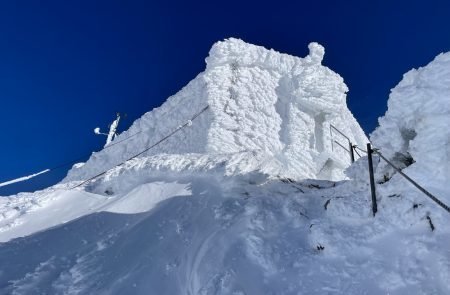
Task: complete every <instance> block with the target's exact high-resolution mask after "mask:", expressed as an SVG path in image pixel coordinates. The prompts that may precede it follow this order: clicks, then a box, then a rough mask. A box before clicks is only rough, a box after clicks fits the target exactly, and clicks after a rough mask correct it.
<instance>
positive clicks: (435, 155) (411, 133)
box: [371, 53, 450, 224]
mask: <svg viewBox="0 0 450 295" xmlns="http://www.w3.org/2000/svg"><path fill="white" fill-rule="evenodd" d="M449 126H450V53H445V54H440V55H438V56H437V57H436V58H435V59H434V60H433V61H432V62H431V63H429V64H428V65H427V66H425V67H423V68H419V69H417V70H415V69H413V70H411V71H409V72H408V73H406V74H405V75H404V76H403V80H402V81H401V82H400V83H399V84H398V85H397V86H396V87H395V88H394V89H393V90H392V92H391V95H390V97H389V101H388V111H387V112H386V114H385V116H384V117H382V118H381V119H380V126H379V127H378V128H377V129H376V130H375V131H374V132H373V134H372V135H371V139H372V141H373V144H374V145H375V146H376V147H378V148H380V149H381V152H382V153H383V154H384V155H385V156H387V157H388V158H389V159H391V160H392V161H393V162H394V163H395V164H397V165H398V166H399V167H400V168H404V169H403V172H404V173H406V174H407V175H409V176H410V177H412V178H413V179H414V180H416V181H417V182H418V183H419V184H421V185H422V186H424V187H425V188H426V189H428V190H429V191H431V192H432V193H433V194H435V195H436V196H437V197H438V198H439V199H441V201H443V202H444V203H446V204H450V194H449V192H448V190H449V187H450V185H449V184H450V128H449ZM377 174H378V177H379V178H380V179H383V178H390V177H392V175H394V176H393V180H392V181H390V185H394V184H395V185H397V186H398V187H399V188H402V187H404V186H411V184H409V183H407V182H406V180H404V179H403V178H402V177H401V176H400V175H397V174H394V171H393V170H392V169H391V168H390V167H389V166H387V165H386V164H385V163H383V162H381V163H380V165H379V168H378V169H377ZM409 197H410V199H411V200H412V201H413V202H415V203H417V204H423V205H424V206H426V208H427V209H428V210H429V211H430V212H433V213H432V214H433V215H434V216H435V219H438V220H440V222H442V223H443V224H445V223H447V224H448V219H447V218H446V217H447V216H446V215H447V213H446V212H445V211H443V210H442V209H441V208H439V207H437V205H435V204H434V203H433V202H432V201H430V200H424V198H426V197H425V196H424V195H423V194H422V193H417V194H413V195H410V196H409ZM442 215H443V216H442Z"/></svg>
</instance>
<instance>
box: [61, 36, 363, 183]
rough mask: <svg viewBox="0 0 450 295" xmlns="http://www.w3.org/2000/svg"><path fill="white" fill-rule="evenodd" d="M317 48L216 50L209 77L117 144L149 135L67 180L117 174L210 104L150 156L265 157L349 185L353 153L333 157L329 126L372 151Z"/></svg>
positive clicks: (236, 43)
mask: <svg viewBox="0 0 450 295" xmlns="http://www.w3.org/2000/svg"><path fill="white" fill-rule="evenodd" d="M309 48H310V54H309V55H308V56H307V57H305V58H298V57H293V56H289V55H286V54H280V53H278V52H276V51H273V50H267V49H265V48H263V47H260V46H255V45H251V44H247V43H245V42H243V41H241V40H237V39H228V40H225V41H223V42H218V43H216V44H215V45H214V46H213V47H212V49H211V51H210V55H209V57H208V58H207V59H206V61H207V67H206V70H205V71H204V72H203V73H201V74H199V75H198V76H197V77H196V78H195V79H194V80H192V81H191V82H190V83H189V84H188V85H187V86H186V87H184V88H183V89H182V90H181V91H180V92H179V93H177V94H176V95H174V96H172V97H170V98H169V99H168V100H167V102H165V103H164V104H163V105H162V106H161V107H159V108H156V109H154V110H152V111H151V112H148V113H146V114H145V115H144V116H142V118H141V119H139V120H137V121H136V122H135V123H134V124H133V126H131V128H130V129H129V130H128V131H126V132H123V133H122V134H121V135H120V136H119V137H118V138H117V139H116V140H118V141H119V140H122V139H123V138H126V137H127V136H130V135H132V134H135V133H142V134H139V136H136V137H135V138H133V139H131V140H130V141H127V142H126V144H120V145H117V146H113V147H111V148H109V149H107V150H105V151H101V152H98V153H95V154H94V155H93V156H92V157H91V158H90V159H89V161H88V162H87V163H86V164H85V165H83V166H81V167H78V168H76V167H74V168H73V169H72V171H70V173H69V175H68V177H67V178H66V181H71V180H81V179H86V178H88V177H90V176H92V175H94V174H96V173H98V172H101V171H103V170H106V169H109V168H111V167H113V166H114V165H115V164H117V163H119V162H120V161H121V160H123V159H126V158H128V157H129V156H131V155H133V154H136V153H137V152H139V151H141V150H143V149H145V148H146V147H148V146H150V145H151V144H152V143H154V142H155V141H157V140H159V139H160V138H162V137H164V136H165V135H166V134H168V133H170V132H171V131H173V130H174V129H175V128H177V126H179V125H181V124H183V123H185V122H186V121H187V120H188V119H189V118H190V117H192V115H193V114H195V113H196V112H198V111H199V110H200V109H202V108H203V107H204V106H205V105H209V110H208V112H206V113H205V114H202V115H201V116H200V117H199V118H197V119H196V120H195V122H193V125H192V126H191V128H187V129H185V130H183V132H181V133H179V134H177V135H175V136H173V137H172V138H170V139H169V140H168V141H166V142H164V144H162V145H160V146H158V147H157V148H155V149H153V150H152V151H149V152H148V153H147V154H146V155H155V154H159V153H166V154H186V153H200V154H201V153H203V154H223V153H237V152H250V151H255V150H262V151H264V152H266V153H267V154H268V155H270V156H272V157H274V158H276V159H277V161H279V162H281V163H282V165H283V167H284V169H283V171H282V172H283V173H284V174H285V175H286V176H289V177H292V178H297V179H301V178H305V177H309V178H317V177H318V178H323V179H342V178H344V177H345V176H344V175H343V173H342V169H343V168H345V167H347V166H348V165H349V164H350V162H349V161H347V160H342V159H348V155H347V154H346V153H345V151H342V150H337V151H334V152H332V151H331V138H330V135H329V125H330V124H333V125H335V126H337V127H338V128H340V129H341V130H342V131H343V132H345V133H346V134H348V135H349V136H350V137H351V139H352V140H353V142H355V143H356V144H365V143H366V142H367V138H366V137H365V135H364V132H363V131H362V130H361V128H360V127H359V125H358V123H357V122H356V120H355V119H354V118H353V116H352V114H351V113H350V111H349V110H348V109H347V106H346V102H345V97H346V95H345V93H346V91H347V87H346V85H345V84H344V82H343V79H342V78H341V77H340V76H339V75H338V74H336V73H334V72H333V71H331V70H330V69H328V68H326V67H324V66H322V65H321V61H322V58H323V54H324V49H323V47H322V46H320V45H319V44H317V43H311V44H310V46H309ZM336 153H337V155H336ZM317 158H318V159H322V160H320V161H316V159H317ZM299 167H301V168H299Z"/></svg>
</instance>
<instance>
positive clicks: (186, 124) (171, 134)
mask: <svg viewBox="0 0 450 295" xmlns="http://www.w3.org/2000/svg"><path fill="white" fill-rule="evenodd" d="M208 108H209V105H208V106H206V107H204V108H203V109H202V110H201V111H200V112H198V113H197V114H195V115H194V116H193V117H192V118H191V119H190V120H188V121H187V122H186V123H184V124H183V125H180V126H178V127H177V128H176V129H175V130H174V131H172V132H171V133H169V134H168V135H166V136H164V137H163V138H162V139H160V140H159V141H157V142H156V143H154V144H153V145H151V146H149V147H148V148H146V149H144V150H143V151H141V152H139V153H137V154H135V155H133V156H131V157H129V158H128V159H126V160H125V161H123V162H121V163H119V164H117V165H115V166H113V167H111V168H109V169H107V170H105V171H103V172H100V173H98V174H96V175H94V176H92V177H90V178H88V179H86V180H84V181H82V182H81V183H79V184H77V185H75V186H73V187H71V188H70V189H74V188H77V187H80V186H82V185H84V184H86V183H88V182H90V181H91V180H94V179H96V178H98V177H100V176H102V175H104V174H106V173H107V172H108V171H110V170H111V169H114V168H116V167H119V166H121V165H123V164H125V163H126V162H128V161H130V160H132V159H134V158H137V157H139V156H140V155H142V154H144V153H145V152H147V151H149V150H151V149H152V148H154V147H156V146H157V145H159V144H160V143H162V142H164V141H166V140H167V139H169V138H170V137H171V136H173V135H174V134H175V133H177V132H178V131H180V130H181V129H183V128H185V127H186V126H189V125H190V124H191V123H192V121H194V120H195V119H196V118H197V117H198V116H200V115H201V114H202V113H203V112H205V111H206V110H207V109H208Z"/></svg>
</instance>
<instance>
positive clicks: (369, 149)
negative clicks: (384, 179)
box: [367, 143, 378, 216]
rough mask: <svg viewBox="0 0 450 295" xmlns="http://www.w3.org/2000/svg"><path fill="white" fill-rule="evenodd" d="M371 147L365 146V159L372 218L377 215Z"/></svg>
mask: <svg viewBox="0 0 450 295" xmlns="http://www.w3.org/2000/svg"><path fill="white" fill-rule="evenodd" d="M372 154H373V150H372V146H371V145H370V143H368V144H367V159H368V161H369V178H370V192H371V194H372V213H373V216H375V213H377V211H378V208H377V196H376V193H375V177H374V175H373V162H372Z"/></svg>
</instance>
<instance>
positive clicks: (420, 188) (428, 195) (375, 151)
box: [373, 149, 450, 213]
mask: <svg viewBox="0 0 450 295" xmlns="http://www.w3.org/2000/svg"><path fill="white" fill-rule="evenodd" d="M373 152H374V153H376V154H378V155H379V156H380V158H382V159H383V160H384V161H386V163H388V164H389V165H391V166H392V168H394V169H395V170H396V171H397V172H398V173H399V174H400V175H401V176H403V177H404V178H406V179H407V180H408V181H409V182H411V183H412V184H413V185H414V186H415V187H416V188H418V189H419V190H420V191H421V192H422V193H424V194H425V195H426V196H427V197H429V198H430V199H432V200H433V201H434V202H436V203H437V204H438V205H439V206H441V207H442V208H444V209H445V210H447V212H449V213H450V207H449V206H447V205H446V204H444V203H443V202H442V201H441V200H439V199H438V198H436V197H435V196H433V195H432V194H431V193H430V192H429V191H427V190H426V189H424V188H423V187H422V186H420V185H419V184H418V183H417V182H415V181H414V180H412V179H411V178H410V177H409V176H408V175H406V174H405V173H403V172H402V171H401V170H400V168H398V167H397V166H395V165H394V164H392V163H391V162H390V161H389V160H388V159H386V157H385V156H383V155H382V154H381V153H380V152H379V151H378V150H376V149H375V150H373Z"/></svg>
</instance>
